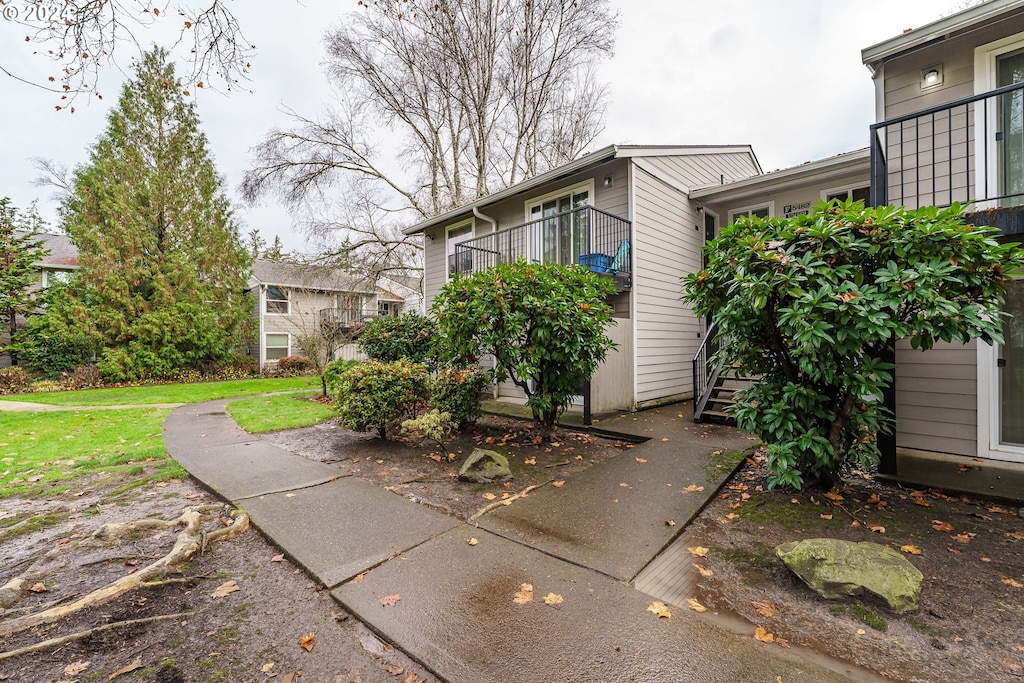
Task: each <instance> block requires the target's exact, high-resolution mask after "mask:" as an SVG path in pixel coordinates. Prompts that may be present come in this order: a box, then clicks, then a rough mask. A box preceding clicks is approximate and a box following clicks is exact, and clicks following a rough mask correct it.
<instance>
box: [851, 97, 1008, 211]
mask: <svg viewBox="0 0 1024 683" xmlns="http://www.w3.org/2000/svg"><path fill="white" fill-rule="evenodd" d="M953 202H960V203H962V204H963V203H967V202H974V203H975V205H976V206H977V207H978V208H994V207H997V206H1013V205H1018V204H1024V83H1016V84H1013V85H1008V86H1006V87H1002V88H998V89H996V90H992V91H989V92H987V93H982V94H980V95H974V96H973V97H966V98H963V99H960V100H956V101H955V102H950V103H948V104H943V105H940V106H936V107H932V108H930V109H925V110H923V111H918V112H914V113H912V114H907V115H905V116H899V117H896V118H892V119H889V120H888V121H883V122H881V123H876V124H874V125H872V126H871V203H872V204H874V205H876V206H879V205H885V204H897V205H904V206H907V207H909V208H917V207H919V206H928V205H932V206H948V205H950V204H952V203H953Z"/></svg>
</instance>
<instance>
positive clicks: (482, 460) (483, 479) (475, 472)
mask: <svg viewBox="0 0 1024 683" xmlns="http://www.w3.org/2000/svg"><path fill="white" fill-rule="evenodd" d="M511 478H512V470H510V469H509V467H508V458H506V457H505V456H504V455H502V454H501V453H496V452H495V451H487V450H484V449H483V448H474V449H473V452H472V453H470V454H469V457H468V458H466V462H464V463H462V467H461V468H459V479H461V480H462V481H472V482H476V483H477V484H489V483H491V482H492V481H505V480H506V479H511Z"/></svg>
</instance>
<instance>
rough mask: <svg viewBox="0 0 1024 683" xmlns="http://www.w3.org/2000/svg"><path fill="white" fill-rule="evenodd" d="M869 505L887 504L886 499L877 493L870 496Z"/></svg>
mask: <svg viewBox="0 0 1024 683" xmlns="http://www.w3.org/2000/svg"><path fill="white" fill-rule="evenodd" d="M867 505H885V501H884V500H882V499H881V498H879V497H878V494H877V493H872V494H871V495H870V496H868V500H867Z"/></svg>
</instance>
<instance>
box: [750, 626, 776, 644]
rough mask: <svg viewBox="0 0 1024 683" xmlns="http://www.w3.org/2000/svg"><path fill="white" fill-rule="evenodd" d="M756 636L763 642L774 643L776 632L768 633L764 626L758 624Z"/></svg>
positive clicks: (755, 631)
mask: <svg viewBox="0 0 1024 683" xmlns="http://www.w3.org/2000/svg"><path fill="white" fill-rule="evenodd" d="M754 638H756V639H757V640H760V641H761V642H762V643H774V642H775V634H774V633H768V631H766V630H765V629H764V626H758V627H757V628H756V629H755V630H754Z"/></svg>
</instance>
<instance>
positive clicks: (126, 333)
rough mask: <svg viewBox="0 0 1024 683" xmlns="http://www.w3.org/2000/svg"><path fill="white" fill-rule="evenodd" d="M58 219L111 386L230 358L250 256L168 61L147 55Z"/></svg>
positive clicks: (82, 309)
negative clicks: (71, 248) (71, 247)
mask: <svg viewBox="0 0 1024 683" xmlns="http://www.w3.org/2000/svg"><path fill="white" fill-rule="evenodd" d="M72 190H73V191H72V193H71V194H70V195H69V196H68V198H67V199H66V201H65V204H64V207H63V218H64V226H65V228H66V230H67V231H68V233H69V234H70V235H71V237H72V239H73V240H74V242H75V244H76V245H77V246H78V249H79V263H80V264H81V277H80V278H77V280H76V285H75V287H74V290H73V292H72V297H73V299H75V302H76V304H77V314H76V315H77V317H78V318H79V321H80V323H82V324H85V325H89V326H91V327H92V328H93V330H94V332H95V333H96V334H97V335H98V336H99V337H100V339H101V340H102V347H103V353H102V356H101V358H100V363H99V365H100V370H101V371H102V372H103V374H104V376H105V377H106V378H107V379H111V380H131V379H144V378H160V377H168V376H171V375H173V374H174V373H175V372H176V371H178V370H180V369H183V368H199V367H201V366H203V365H204V364H210V363H216V362H218V361H221V360H224V359H226V358H227V357H229V356H230V354H231V353H232V351H233V350H234V349H235V348H237V347H238V345H239V343H240V332H241V330H242V327H243V325H244V323H245V321H246V320H247V319H248V316H249V312H250V311H249V302H248V297H247V295H246V294H245V285H246V278H247V273H248V270H249V266H250V261H251V259H250V256H249V254H248V253H247V252H246V249H245V248H244V246H243V244H242V241H241V238H240V236H239V232H238V227H237V225H236V223H235V221H234V219H233V218H232V212H231V206H230V204H229V202H228V199H227V197H226V196H225V193H224V190H223V180H222V179H221V177H220V176H218V175H217V172H216V170H215V169H214V166H213V162H212V160H211V158H210V155H209V152H208V150H207V140H206V136H205V135H204V134H203V133H202V132H201V131H200V129H199V118H198V115H197V114H196V110H195V105H194V104H192V103H191V102H190V101H188V100H187V95H186V93H185V92H183V90H182V85H181V83H180V81H179V80H178V79H177V78H176V77H175V75H174V66H173V64H169V63H168V62H167V53H166V52H165V51H164V50H163V49H161V48H153V49H152V50H150V51H149V52H147V53H146V54H145V55H143V57H142V60H141V62H140V63H139V64H138V65H137V67H136V73H135V77H134V78H133V79H132V80H131V81H129V82H128V83H127V84H126V85H125V86H124V88H123V89H122V92H121V98H120V100H119V102H118V106H117V108H116V109H114V110H113V111H112V112H111V114H110V116H109V117H108V121H107V130H106V131H105V132H104V133H103V134H102V135H101V136H100V138H99V139H98V141H97V142H96V144H95V145H94V146H93V148H92V150H91V154H90V159H89V162H88V164H86V165H85V166H83V167H81V168H79V169H77V170H76V172H75V175H74V179H73V186H72Z"/></svg>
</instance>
